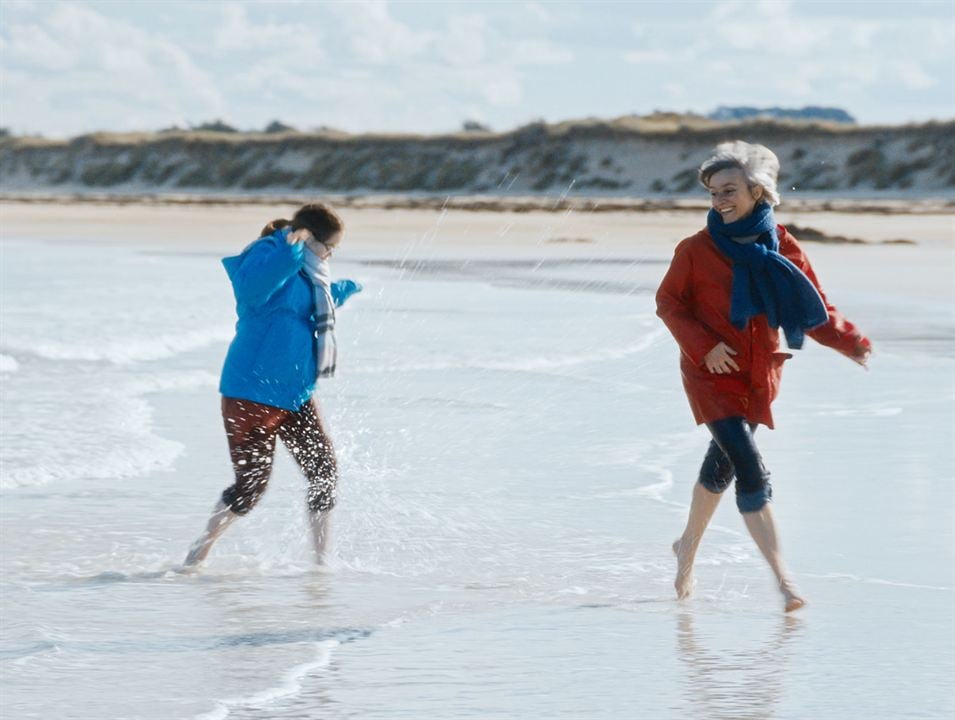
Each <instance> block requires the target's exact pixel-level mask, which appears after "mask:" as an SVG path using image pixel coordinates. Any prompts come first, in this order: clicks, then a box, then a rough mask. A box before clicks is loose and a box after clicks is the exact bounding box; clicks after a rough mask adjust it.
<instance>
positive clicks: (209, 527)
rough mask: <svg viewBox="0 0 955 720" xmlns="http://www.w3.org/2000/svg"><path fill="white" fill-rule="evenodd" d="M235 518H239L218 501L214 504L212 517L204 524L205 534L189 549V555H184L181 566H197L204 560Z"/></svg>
mask: <svg viewBox="0 0 955 720" xmlns="http://www.w3.org/2000/svg"><path fill="white" fill-rule="evenodd" d="M237 517H239V516H238V515H236V514H235V513H234V512H232V510H230V509H229V507H228V506H227V505H226V504H225V503H223V502H222V500H221V499H220V500H219V502H217V503H216V506H215V507H214V508H212V516H211V517H210V518H209V522H208V523H206V529H205V532H203V533H202V535H201V536H200V537H199V539H198V540H196V541H195V542H194V543H193V544H192V547H190V548H189V554H188V555H186V560H185V562H184V563H183V565H185V566H186V567H190V566H192V565H198V564H199V563H201V562H202V561H203V560H205V559H206V556H207V555H208V554H209V551H210V550H212V545H213V543H215V541H216V540H218V539H219V536H220V535H221V534H222V533H224V532H225V530H226V528H227V527H229V525H231V524H232V523H233V522H234V521H235V519H236V518H237Z"/></svg>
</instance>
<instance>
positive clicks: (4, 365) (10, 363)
mask: <svg viewBox="0 0 955 720" xmlns="http://www.w3.org/2000/svg"><path fill="white" fill-rule="evenodd" d="M19 369H20V363H18V362H17V360H16V358H13V357H10V356H9V355H0V373H13V372H16V371H17V370H19Z"/></svg>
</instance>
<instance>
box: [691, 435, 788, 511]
mask: <svg viewBox="0 0 955 720" xmlns="http://www.w3.org/2000/svg"><path fill="white" fill-rule="evenodd" d="M706 427H708V428H709V430H710V433H711V434H712V435H713V439H712V440H711V441H710V447H709V449H708V450H707V452H706V457H705V458H703V466H702V467H701V468H700V484H701V485H703V487H705V488H706V489H707V490H709V491H710V492H714V493H721V492H723V491H724V490H726V488H728V487H729V485H730V483H731V482H733V476H734V475H735V476H736V507H738V508H739V511H740V512H756V511H758V510H760V509H762V507H763V506H764V505H765V504H766V503H767V502H769V500H770V498H772V496H773V488H772V486H771V485H770V484H769V471H768V470H767V469H766V467H765V466H764V465H763V458H762V457H760V454H759V450H757V449H756V442H755V441H754V440H753V433H754V432H755V431H756V425H755V424H748V423H747V422H746V419H745V418H741V417H729V418H723V419H722V420H716V421H714V422H711V423H707V424H706Z"/></svg>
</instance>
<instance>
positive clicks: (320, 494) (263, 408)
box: [222, 397, 338, 515]
mask: <svg viewBox="0 0 955 720" xmlns="http://www.w3.org/2000/svg"><path fill="white" fill-rule="evenodd" d="M222 420H223V422H224V423H225V434H226V437H227V438H228V440H229V454H230V456H231V457H232V468H233V470H234V471H235V483H234V484H233V485H230V486H229V487H227V488H226V489H225V491H224V492H223V493H222V502H223V503H225V504H226V505H228V506H229V508H230V509H231V510H232V512H234V513H235V514H236V515H245V514H247V513H248V512H249V511H250V510H251V509H252V508H253V507H254V506H255V504H256V503H257V502H258V500H259V498H260V497H262V493H264V492H265V488H266V486H267V485H268V482H269V476H270V475H271V474H272V459H273V458H274V457H275V437H276V435H277V436H278V437H280V438H282V442H283V443H284V444H285V447H286V448H288V451H289V452H290V453H291V454H292V457H293V458H294V459H295V462H296V463H297V464H298V466H299V468H300V469H301V470H302V473H303V474H304V475H305V478H306V479H307V480H308V507H309V510H311V511H312V512H324V511H326V510H331V509H332V508H333V507H334V506H335V483H336V481H337V479H338V466H337V463H336V462H335V450H334V448H333V447H332V443H331V440H330V439H329V437H328V433H327V432H326V430H325V425H324V423H323V422H322V417H321V415H320V414H319V412H318V407H317V406H316V405H315V401H314V400H309V401H308V402H307V403H305V404H304V405H302V407H300V408H299V409H298V410H296V411H294V412H293V411H291V410H283V409H282V408H277V407H273V406H271V405H262V404H260V403H256V402H252V401H251V400H239V399H237V398H230V397H223V398H222Z"/></svg>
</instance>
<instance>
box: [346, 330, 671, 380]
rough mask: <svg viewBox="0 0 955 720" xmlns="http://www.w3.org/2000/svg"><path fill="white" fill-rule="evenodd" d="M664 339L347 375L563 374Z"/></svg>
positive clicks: (655, 333) (371, 368) (372, 368)
mask: <svg viewBox="0 0 955 720" xmlns="http://www.w3.org/2000/svg"><path fill="white" fill-rule="evenodd" d="M665 335H666V329H665V328H654V329H652V330H650V331H649V332H648V333H647V334H646V335H644V336H643V337H642V338H640V339H639V340H637V341H636V342H632V343H628V344H626V345H620V346H618V347H610V348H605V349H602V350H588V351H586V352H578V353H569V354H562V355H559V356H547V355H538V356H530V357H524V358H514V359H512V360H495V359H490V358H489V359H478V360H465V359H457V358H446V359H440V360H431V361H424V362H413V363H404V364H402V363H390V364H387V365H372V364H364V365H362V366H361V367H358V368H355V369H354V370H351V371H350V372H351V373H353V374H356V375H363V374H380V373H392V372H421V371H440V370H492V371H499V372H548V371H553V370H563V369H566V368H571V367H576V366H579V365H592V364H595V363H600V362H611V361H614V360H622V359H624V358H627V357H630V356H631V355H637V354H640V353H642V352H645V351H647V350H649V349H651V348H652V347H654V346H655V345H656V344H657V343H659V342H661V341H662V340H663V339H664V336H665Z"/></svg>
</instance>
